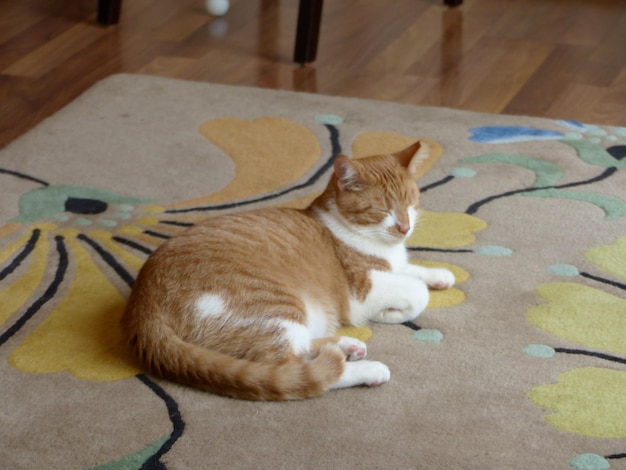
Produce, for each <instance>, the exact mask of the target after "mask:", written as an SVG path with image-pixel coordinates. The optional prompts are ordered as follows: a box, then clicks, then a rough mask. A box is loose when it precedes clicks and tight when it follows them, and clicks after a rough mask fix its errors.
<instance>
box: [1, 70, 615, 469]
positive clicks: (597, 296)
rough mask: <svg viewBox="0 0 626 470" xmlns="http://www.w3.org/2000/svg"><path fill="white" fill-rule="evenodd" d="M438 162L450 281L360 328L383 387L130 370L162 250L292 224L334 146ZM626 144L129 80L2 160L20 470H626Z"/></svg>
mask: <svg viewBox="0 0 626 470" xmlns="http://www.w3.org/2000/svg"><path fill="white" fill-rule="evenodd" d="M418 137H420V138H428V139H431V140H433V141H435V142H437V143H438V144H440V146H441V148H442V150H443V151H442V154H441V157H440V158H439V159H438V160H437V161H436V162H434V165H433V166H432V168H430V170H429V171H428V172H427V173H426V174H425V175H424V176H423V177H422V178H421V181H420V183H421V186H422V187H423V188H424V194H423V208H424V213H423V221H422V222H421V224H420V225H419V226H418V229H417V230H416V233H415V235H414V236H413V238H412V239H411V240H410V243H409V245H410V250H411V252H412V254H413V256H414V258H415V259H416V260H422V261H425V262H427V263H437V264H441V263H446V265H449V266H450V267H451V269H453V270H454V271H455V273H456V274H457V278H458V280H459V283H458V285H457V286H456V287H455V288H454V289H452V290H450V291H447V292H442V293H439V292H438V293H436V294H435V295H433V297H432V302H431V306H430V308H429V309H428V310H427V311H426V312H424V313H423V314H422V316H420V317H418V318H417V320H416V321H415V322H413V323H408V324H405V325H397V326H389V325H373V326H371V327H370V328H361V329H355V330H352V331H350V332H349V333H350V334H354V335H357V336H359V337H360V338H363V339H365V340H367V342H368V347H369V355H370V357H371V358H372V359H375V360H380V361H383V362H385V363H387V364H388V365H389V366H390V368H391V372H392V379H391V382H390V383H389V384H387V385H384V386H382V387H378V388H374V389H367V388H355V389H349V390H341V391H334V392H329V393H328V394H326V395H325V396H324V397H322V398H319V399H314V400H310V401H302V402H289V403H252V402H244V401H236V400H231V399H226V398H221V397H217V396H213V395H209V394H206V393H203V392H199V391H195V390H191V389H188V388H184V387H181V386H178V385H174V384H171V383H167V382H164V381H160V380H156V379H153V378H150V377H147V376H144V375H142V374H141V371H139V370H138V369H136V368H135V366H134V364H133V362H132V360H130V359H129V357H128V356H127V354H126V353H125V351H124V350H123V349H122V348H121V347H120V346H119V344H118V339H119V331H118V326H117V322H118V319H119V317H120V314H121V310H122V308H123V304H124V299H125V298H126V296H127V295H128V292H129V285H130V284H131V283H132V281H133V279H134V277H135V275H136V273H137V270H138V269H139V267H140V266H141V264H142V262H143V261H144V259H145V258H146V256H147V254H148V253H149V252H150V251H151V250H153V249H154V248H155V247H156V246H157V245H158V244H159V243H161V242H162V241H163V239H165V238H167V237H169V236H171V235H173V234H175V233H178V232H180V231H181V230H183V229H184V228H185V227H186V226H188V225H190V224H193V223H194V222H195V221H197V220H199V219H202V218H205V217H210V216H211V215H213V214H216V213H221V212H224V211H234V210H243V209H247V208H253V207H258V206H263V205H277V204H283V205H285V204H287V205H292V206H303V205H305V204H306V203H307V202H308V201H310V200H311V198H312V197H313V196H315V194H316V193H317V192H318V191H319V190H320V189H321V188H322V186H324V184H325V180H326V177H327V176H328V170H329V167H330V165H331V163H332V160H333V157H335V156H336V155H337V154H338V153H339V152H344V153H348V154H350V155H355V156H359V155H364V154H369V153H376V152H379V151H392V150H395V149H397V148H399V147H402V146H403V145H404V144H405V143H407V142H410V141H412V140H414V139H416V138H418ZM625 141H626V129H624V128H610V127H598V126H593V125H583V124H579V123H576V122H569V121H552V120H545V119H531V118H520V117H507V116H495V115H486V114H475V113H469V112H460V111H453V110H447V109H436V108H421V107H415V106H403V105H398V104H391V103H382V102H371V101H362V100H355V99H340V98H331V97H324V96H316V95H306V94H293V93H285V92H275V91H266V90H257V89H247V88H233V87H225V86H217V85H210V84H204V83H191V82H184V81H176V80H169V79H161V78H155V77H148V76H136V75H118V76H114V77H111V78H109V79H107V80H104V81H103V82H101V83H99V84H97V85H96V86H94V87H93V88H92V89H91V90H89V91H88V92H87V93H86V94H84V95H83V96H82V97H80V98H79V99H77V100H76V101H75V102H74V103H72V104H71V105H69V106H68V107H67V108H65V109H63V110H62V111H60V112H58V113H57V114H56V115H54V116H53V117H51V118H50V119H48V120H46V121H45V122H43V123H42V124H41V125H39V126H38V127H37V128H35V129H34V130H32V131H31V132H29V133H28V134H26V135H24V136H23V137H21V138H20V139H18V140H17V141H15V142H14V143H13V144H11V145H9V146H8V147H7V148H5V149H4V150H2V151H1V152H0V325H1V326H0V368H1V370H0V391H1V398H0V399H1V402H0V403H1V404H0V423H1V425H0V462H1V465H0V466H2V467H3V468H7V469H9V468H10V469H34V468H37V469H39V468H41V469H43V468H46V469H48V468H58V469H79V468H91V467H98V468H106V469H131V468H142V467H143V468H168V469H231V468H232V469H318V468H319V469H327V468H330V469H335V468H337V469H339V468H341V469H351V468H354V469H459V468H464V469H465V468H467V469H495V468H498V469H504V468H511V469H563V468H570V466H571V467H574V468H577V469H585V470H590V469H603V468H613V469H626V143H625Z"/></svg>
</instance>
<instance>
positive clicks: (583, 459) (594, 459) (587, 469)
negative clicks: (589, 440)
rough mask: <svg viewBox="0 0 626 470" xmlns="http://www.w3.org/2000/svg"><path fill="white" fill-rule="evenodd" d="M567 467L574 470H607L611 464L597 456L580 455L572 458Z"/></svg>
mask: <svg viewBox="0 0 626 470" xmlns="http://www.w3.org/2000/svg"><path fill="white" fill-rule="evenodd" d="M569 465H570V467H572V468H575V469H576V470H607V469H608V468H611V464H610V463H609V461H608V460H607V459H605V458H604V457H602V456H600V455H598V454H580V455H576V456H575V457H572V458H571V459H570V461H569Z"/></svg>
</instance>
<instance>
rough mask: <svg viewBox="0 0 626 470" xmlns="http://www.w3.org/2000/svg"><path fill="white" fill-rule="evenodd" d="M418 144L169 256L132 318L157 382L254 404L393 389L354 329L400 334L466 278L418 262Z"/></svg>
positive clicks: (142, 281) (184, 238) (134, 298)
mask: <svg viewBox="0 0 626 470" xmlns="http://www.w3.org/2000/svg"><path fill="white" fill-rule="evenodd" d="M428 155H429V150H428V146H427V145H426V144H425V143H424V142H423V141H417V142H416V143H414V144H413V145H411V146H409V147H407V148H406V149H404V150H402V151H400V152H397V153H394V154H386V155H376V156H371V157H366V158H362V159H358V160H351V159H350V158H348V157H347V156H345V155H340V156H338V157H337V159H336V160H335V163H334V171H333V173H332V176H331V178H330V181H329V183H328V186H327V187H326V189H325V191H324V192H323V193H322V194H321V195H320V196H319V197H317V199H315V200H314V201H313V203H312V204H311V205H310V206H309V207H308V208H307V209H304V210H298V209H287V208H265V209H258V210H252V211H248V212H241V213H235V214H227V215H220V216H216V217H213V218H209V219H208V220H206V221H204V222H200V223H198V224H196V225H194V226H193V227H191V228H189V229H187V230H186V231H185V232H182V233H181V234H179V235H177V236H174V237H172V238H171V239H169V240H167V241H166V242H165V243H163V244H162V245H161V246H160V247H159V248H157V249H156V250H155V252H154V253H153V254H152V255H151V256H150V257H149V258H148V260H147V261H146V263H145V264H144V266H143V267H142V269H141V270H140V272H139V275H138V277H137V280H136V281H135V283H134V285H133V288H132V291H131V295H130V298H129V301H128V304H127V307H126V310H125V312H124V314H123V316H122V320H121V325H122V331H123V333H124V338H125V340H126V341H127V343H128V344H129V345H130V347H131V348H132V350H133V352H134V353H135V355H136V357H137V358H138V360H139V363H140V365H141V367H142V368H144V369H145V370H146V371H147V372H149V373H151V374H153V375H156V376H159V377H162V378H165V379H168V380H171V381H174V382H178V383H181V384H184V385H188V386H192V387H197V388H199V389H203V390H206V391H210V392H213V393H216V394H220V395H225V396H229V397H234V398H241V399H248V400H291V399H302V398H310V397H316V396H319V395H321V394H323V393H324V392H325V391H327V390H330V389H338V388H344V387H352V386H357V385H368V386H375V385H380V384H383V383H385V382H388V381H389V379H390V372H389V368H388V367H387V366H386V365H384V364H383V363H381V362H376V361H369V360H365V359H364V357H365V355H366V345H365V343H363V342H361V341H359V340H358V339H355V338H351V337H346V336H336V335H335V331H336V330H337V329H338V328H339V327H340V326H343V325H355V326H362V325H365V324H367V323H368V322H370V321H373V322H382V323H402V322H405V321H408V320H412V319H414V318H415V317H416V316H417V315H419V314H420V313H421V312H422V311H423V310H424V309H425V308H426V305H427V304H428V299H429V291H428V287H429V286H430V287H431V288H435V289H445V288H448V287H450V286H452V285H453V284H454V281H455V279H454V275H453V274H452V273H451V272H450V271H448V270H446V269H441V268H425V267H419V266H416V265H413V264H410V263H409V262H408V255H407V251H406V248H405V246H404V241H405V240H406V239H407V237H408V236H409V235H410V234H411V232H412V231H413V229H414V227H415V223H416V219H417V217H418V207H419V201H420V193H419V190H418V187H417V184H416V182H415V174H416V171H417V170H418V168H419V167H420V164H422V163H423V161H424V160H425V159H427V158H428Z"/></svg>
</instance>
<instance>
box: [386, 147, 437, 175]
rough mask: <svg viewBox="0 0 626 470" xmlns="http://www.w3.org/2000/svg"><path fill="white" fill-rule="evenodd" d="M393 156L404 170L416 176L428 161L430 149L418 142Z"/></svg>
mask: <svg viewBox="0 0 626 470" xmlns="http://www.w3.org/2000/svg"><path fill="white" fill-rule="evenodd" d="M393 156H394V157H396V158H397V159H398V161H399V162H400V164H401V165H402V166H403V167H404V168H406V169H407V170H409V173H411V174H412V175H417V172H418V169H419V167H420V166H422V164H423V163H424V162H425V161H426V160H428V157H429V156H430V149H429V148H428V144H427V143H426V142H424V141H422V140H418V141H417V142H415V143H414V144H412V145H409V146H408V147H407V148H405V149H404V150H400V151H399V152H397V153H394V154H393Z"/></svg>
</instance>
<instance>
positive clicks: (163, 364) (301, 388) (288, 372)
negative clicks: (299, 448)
mask: <svg viewBox="0 0 626 470" xmlns="http://www.w3.org/2000/svg"><path fill="white" fill-rule="evenodd" d="M159 323H160V322H159ZM159 326H160V328H159V329H161V331H160V334H159V335H158V336H157V337H159V338H160V339H159V340H158V341H157V342H156V343H155V342H153V341H151V342H149V343H148V342H144V341H142V340H141V338H140V334H139V335H133V337H132V338H131V341H130V342H131V346H132V347H133V349H134V350H135V352H136V354H137V357H138V358H139V360H140V362H141V365H142V366H143V367H144V368H145V369H146V370H147V371H148V372H149V373H151V374H153V375H156V376H159V377H162V378H164V379H167V380H171V381H173V382H177V383H181V384H184V385H188V386H191V387H195V388H199V389H202V390H206V391H209V392H212V393H216V394H219V395H225V396H229V397H233V398H240V399H245V400H295V399H303V398H313V397H316V396H319V395H322V394H323V393H324V392H325V391H326V390H328V389H329V388H331V386H332V385H334V384H336V383H337V382H338V381H339V378H340V377H341V375H342V373H343V371H344V368H345V361H346V356H345V354H344V353H343V352H342V351H341V350H340V349H339V348H338V347H336V346H334V345H331V344H328V345H324V346H322V347H321V348H320V350H319V353H318V354H317V355H316V356H315V357H311V358H302V357H296V356H293V357H292V358H290V359H288V360H287V361H285V362H283V363H280V364H272V363H266V362H256V361H249V360H246V359H239V358H235V357H232V356H229V355H227V354H224V353H221V352H218V351H214V350H210V349H205V348H203V347H201V346H197V345H195V344H192V343H188V342H186V341H184V340H183V339H182V338H180V337H179V336H178V335H176V333H175V332H174V331H173V330H172V329H171V328H170V327H169V326H167V325H165V324H160V325H159ZM153 337H154V336H153Z"/></svg>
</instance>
